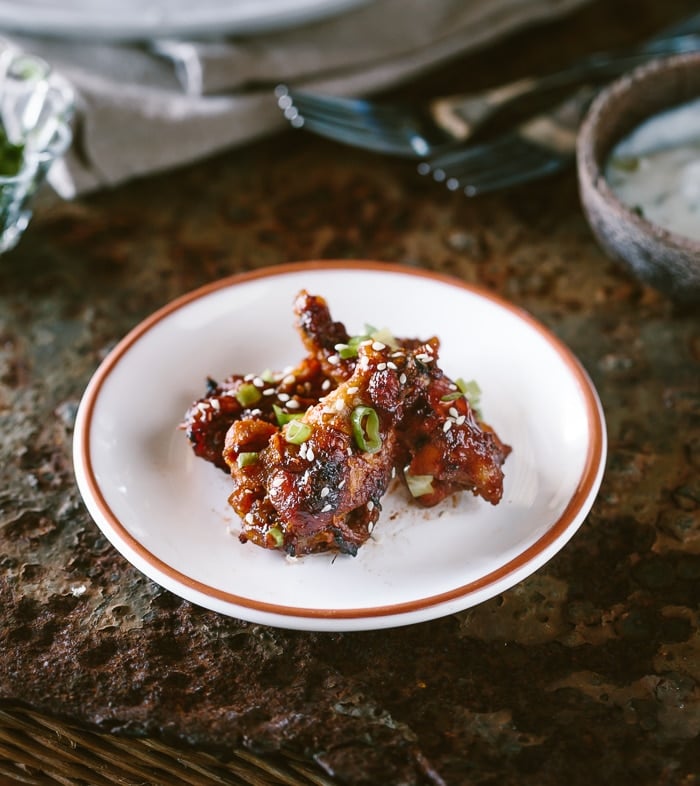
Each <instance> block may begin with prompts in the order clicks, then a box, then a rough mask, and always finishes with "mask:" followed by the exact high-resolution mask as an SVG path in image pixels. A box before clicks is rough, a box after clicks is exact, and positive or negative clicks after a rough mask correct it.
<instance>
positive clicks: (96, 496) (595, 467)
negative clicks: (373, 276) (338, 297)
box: [75, 260, 606, 620]
mask: <svg viewBox="0 0 700 786" xmlns="http://www.w3.org/2000/svg"><path fill="white" fill-rule="evenodd" d="M304 269H306V270H311V269H312V270H324V269H336V270H338V269H341V270H342V269H345V270H368V271H371V270H374V271H381V272H384V273H393V274H400V275H404V276H415V277H417V278H427V279H433V280H437V281H440V282H443V283H446V284H449V285H450V286H454V287H458V288H461V289H464V290H466V291H469V292H471V293H473V294H475V295H477V296H478V297H480V298H483V299H486V300H489V301H492V302H493V303H495V304H496V305H498V306H499V307H500V308H503V309H506V310H508V311H510V312H512V313H514V314H515V315H516V316H517V317H518V319H519V320H520V321H522V322H524V323H526V324H527V325H528V326H529V327H531V328H534V329H535V331H536V332H537V333H539V334H540V336H541V337H542V338H544V339H545V341H546V342H547V343H548V344H549V345H550V346H551V347H552V348H553V349H554V350H555V351H556V354H557V355H558V357H559V358H560V359H561V360H562V361H563V362H564V364H565V366H566V368H567V369H568V371H569V373H570V374H571V376H572V378H573V379H575V381H576V384H577V387H578V388H579V390H580V392H581V395H582V398H583V401H584V402H585V413H586V419H587V423H588V434H589V441H588V449H587V454H586V458H585V462H584V466H583V471H582V473H581V477H580V479H579V482H578V485H577V486H576V489H575V491H574V493H573V495H572V496H571V498H570V500H569V502H568V504H567V505H566V507H565V508H564V510H563V511H562V513H561V515H560V516H559V517H558V518H557V519H556V521H554V522H553V523H552V525H551V526H550V527H549V529H548V530H547V531H546V533H545V534H544V535H542V536H541V537H540V538H539V539H538V540H536V541H535V542H534V543H533V544H532V545H530V546H529V547H527V548H526V549H524V550H523V551H522V552H521V553H519V554H518V555H517V556H516V557H515V558H513V559H511V560H509V561H508V562H506V563H504V564H503V565H501V566H500V567H498V568H497V569H495V570H493V571H490V572H488V573H486V574H484V575H483V576H481V577H480V578H478V579H476V580H474V581H471V582H469V583H466V584H463V585H460V586H458V587H455V588H454V589H452V590H449V591H447V592H443V593H439V594H435V595H431V596H428V597H424V598H418V599H415V600H411V601H408V602H404V603H396V604H391V605H383V606H372V607H359V608H346V609H316V608H306V607H297V606H285V605H282V604H274V603H268V602H265V601H259V600H255V599H252V598H248V597H245V596H242V595H237V594H233V593H230V592H226V591H224V590H220V589H217V588H215V587H211V586H209V585H208V584H205V583H203V582H201V581H199V580H197V579H193V578H192V577H190V576H188V575H187V574H185V573H182V572H181V571H180V570H177V569H175V568H173V567H172V566H171V565H169V564H167V563H166V562H164V561H163V560H161V559H160V558H159V557H158V556H156V555H155V554H153V553H152V552H151V551H150V550H149V549H147V548H146V547H145V546H144V545H143V544H142V543H140V542H139V540H138V539H136V538H135V537H134V536H133V535H132V534H131V533H130V532H129V530H128V529H127V528H126V527H125V526H124V524H123V523H122V521H121V520H120V519H119V517H118V516H117V515H116V514H115V513H114V511H113V510H112V508H111V507H110V505H109V503H108V502H107V500H106V499H105V497H104V495H103V492H102V489H101V487H100V484H99V482H98V480H97V478H96V476H95V471H94V468H93V464H92V455H91V443H90V433H91V423H92V418H93V413H94V409H95V404H96V402H97V400H98V397H99V395H100V391H101V389H102V386H103V385H104V383H105V380H106V379H107V378H108V377H109V375H110V373H111V372H112V370H113V369H114V367H115V366H116V365H117V363H119V361H120V360H121V359H122V358H123V357H124V355H125V354H126V353H127V352H128V351H129V349H130V348H131V347H132V346H133V345H134V344H135V343H136V342H137V341H138V340H139V339H140V338H141V337H142V336H144V335H145V334H146V333H148V331H149V330H151V329H152V328H153V327H154V325H156V324H158V323H159V322H160V321H162V320H163V319H164V318H165V317H167V316H169V315H170V314H172V313H174V312H176V311H178V310H179V309H181V308H182V307H183V306H185V305H187V304H189V303H191V302H193V301H195V300H198V299H200V298H203V297H206V296H207V295H209V294H210V293H212V292H216V291H218V290H221V289H225V288H228V287H231V286H236V285H239V284H242V283H245V282H248V281H252V280H255V279H262V278H267V277H273V276H279V275H283V274H286V273H296V272H299V271H302V270H304ZM78 420H79V423H78V422H77V423H76V444H75V449H76V452H78V453H79V457H80V461H81V463H82V468H83V480H84V483H85V486H86V488H87V491H88V493H89V494H90V495H91V497H92V501H93V502H94V504H95V506H96V508H97V509H98V511H99V513H100V515H101V516H102V517H103V518H104V521H105V522H107V523H108V525H109V526H110V527H111V528H112V530H113V531H114V532H115V533H116V534H118V536H119V538H121V539H122V540H123V541H124V542H125V543H126V544H128V546H129V547H130V548H131V549H132V550H133V551H134V552H135V553H136V554H138V555H139V556H140V558H141V559H142V560H143V561H144V562H145V563H146V564H148V565H149V566H151V567H153V568H154V569H155V570H156V571H157V572H158V573H161V574H163V575H164V576H166V577H168V578H169V579H170V580H171V581H172V582H174V583H178V584H182V585H184V586H187V587H188V588H190V589H192V590H194V591H196V592H198V593H201V594H202V595H204V596H206V597H209V598H212V599H217V600H220V601H223V602H225V603H228V604H233V605H236V606H240V607H244V608H249V609H252V610H256V611H260V612H264V613H267V614H275V615H281V616H289V617H301V618H309V619H313V618H318V619H338V620H342V619H357V618H371V617H393V616H397V615H402V614H409V613H411V612H416V611H419V610H423V609H427V608H430V607H433V606H439V605H440V604H442V603H445V602H448V601H452V600H455V599H457V598H463V597H465V596H468V595H470V594H472V593H474V592H476V591H478V590H482V589H484V588H486V587H488V586H490V585H493V584H496V583H498V582H501V581H504V580H506V579H507V578H508V577H509V576H511V575H512V574H515V573H516V572H517V571H519V570H520V569H521V568H523V567H524V566H526V565H527V564H528V563H529V562H531V561H532V560H533V559H535V558H536V557H538V556H540V555H541V554H542V553H543V552H544V551H545V550H547V549H548V548H549V547H550V546H552V545H553V544H555V542H556V541H557V540H558V539H559V538H560V537H562V536H564V535H565V534H566V533H567V530H568V529H569V528H570V527H571V525H572V523H573V522H574V520H575V518H576V517H577V516H579V515H580V514H581V512H582V510H583V508H584V506H585V505H586V503H587V502H590V503H591V504H592V502H593V495H594V494H595V493H596V491H597V487H598V486H599V484H600V482H601V479H602V472H603V464H604V460H605V453H606V436H605V427H604V419H603V414H602V410H601V407H600V404H599V401H598V397H597V394H596V392H595V389H594V387H593V385H592V383H591V381H590V379H589V378H588V375H587V374H586V372H585V371H584V369H583V368H582V366H581V364H580V363H579V361H578V360H577V359H576V357H575V356H574V355H573V353H572V352H571V351H570V350H569V349H568V347H567V346H566V345H565V344H563V343H562V342H561V341H560V340H559V339H558V338H557V337H556V336H554V335H553V334H552V333H550V331H549V330H547V329H546V328H545V327H544V326H543V325H541V324H540V323H539V322H538V321H537V320H536V319H534V317H532V316H530V315H529V314H528V313H527V312H525V311H523V310H522V309H520V308H518V307H517V306H514V305H513V304H511V303H509V302H507V301H506V300H503V299H502V298H500V297H499V296H497V295H494V294H493V293H491V292H488V291H487V290H484V289H482V288H480V287H478V286H474V285H471V284H467V283H464V282H463V281H460V280H458V279H455V278H453V277H451V276H447V275H445V274H441V273H436V272H434V271H425V270H417V269H413V268H407V267H404V266H401V265H397V264H389V263H384V262H374V261H364V260H362V261H353V262H348V261H335V260H321V261H310V262H303V263H288V264H284V265H277V266H273V267H268V268H264V269H262V270H256V271H252V272H247V273H242V274H237V275H233V276H229V277H226V278H223V279H220V280H218V281H215V282H213V283H211V284H207V285H205V286H202V287H200V288H198V289H196V290H193V291H192V292H189V293H187V294H185V295H182V296H180V297H178V298H176V299H175V300H173V301H171V302H170V303H168V304H167V305H165V306H163V307H162V308H160V309H158V310H157V311H156V312H154V313H153V314H152V315H151V316H149V317H147V318H146V319H145V320H144V321H142V322H141V323H140V324H138V325H137V326H136V327H135V328H133V329H132V330H131V331H130V332H129V333H128V334H127V335H126V336H125V337H124V338H123V339H122V340H121V341H120V342H119V343H118V344H117V345H116V346H115V348H114V349H113V350H112V351H111V352H110V354H109V355H108V356H107V357H106V358H105V360H104V361H103V362H102V364H101V365H100V366H99V368H98V369H97V371H96V372H95V374H94V376H93V377H92V379H91V380H90V383H89V385H88V387H87V388H86V391H85V394H84V396H83V399H82V401H81V405H80V413H79V418H78ZM571 534H573V532H572V533H571ZM156 581H157V580H156Z"/></svg>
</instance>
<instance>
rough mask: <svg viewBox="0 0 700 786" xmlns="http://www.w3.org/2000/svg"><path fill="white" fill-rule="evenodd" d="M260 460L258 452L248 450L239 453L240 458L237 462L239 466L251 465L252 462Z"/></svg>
mask: <svg viewBox="0 0 700 786" xmlns="http://www.w3.org/2000/svg"><path fill="white" fill-rule="evenodd" d="M257 460H258V454H257V453H255V452H254V451H247V452H245V453H239V454H238V458H237V459H236V463H237V464H238V466H239V467H241V468H243V467H249V466H250V465H251V464H255V462H256V461H257Z"/></svg>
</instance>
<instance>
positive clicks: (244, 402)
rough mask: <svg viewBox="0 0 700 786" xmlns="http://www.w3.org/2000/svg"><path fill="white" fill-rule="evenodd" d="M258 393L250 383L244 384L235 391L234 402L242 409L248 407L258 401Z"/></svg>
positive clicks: (259, 395) (259, 396)
mask: <svg viewBox="0 0 700 786" xmlns="http://www.w3.org/2000/svg"><path fill="white" fill-rule="evenodd" d="M260 398H261V394H260V391H259V390H258V389H257V388H256V387H255V385H253V384H252V383H251V382H245V383H244V384H243V385H241V386H240V387H239V388H238V390H237V391H236V400H237V401H238V403H239V404H240V405H241V406H242V407H249V406H250V405H251V404H257V402H258V401H260Z"/></svg>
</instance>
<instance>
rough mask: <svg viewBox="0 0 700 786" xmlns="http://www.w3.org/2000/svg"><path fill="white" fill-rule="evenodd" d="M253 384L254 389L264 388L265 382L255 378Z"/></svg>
mask: <svg viewBox="0 0 700 786" xmlns="http://www.w3.org/2000/svg"><path fill="white" fill-rule="evenodd" d="M253 384H254V385H255V387H256V388H264V387H265V382H264V381H263V380H262V378H261V377H255V378H254V379H253Z"/></svg>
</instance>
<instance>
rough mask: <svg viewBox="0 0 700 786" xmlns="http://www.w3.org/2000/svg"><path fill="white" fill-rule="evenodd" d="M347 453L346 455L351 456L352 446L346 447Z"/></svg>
mask: <svg viewBox="0 0 700 786" xmlns="http://www.w3.org/2000/svg"><path fill="white" fill-rule="evenodd" d="M347 453H348V456H352V448H348V450H347Z"/></svg>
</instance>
